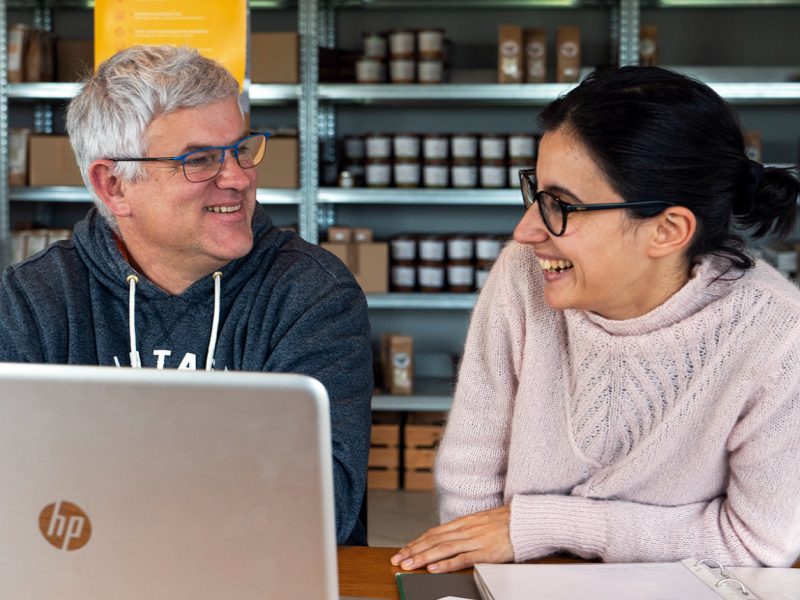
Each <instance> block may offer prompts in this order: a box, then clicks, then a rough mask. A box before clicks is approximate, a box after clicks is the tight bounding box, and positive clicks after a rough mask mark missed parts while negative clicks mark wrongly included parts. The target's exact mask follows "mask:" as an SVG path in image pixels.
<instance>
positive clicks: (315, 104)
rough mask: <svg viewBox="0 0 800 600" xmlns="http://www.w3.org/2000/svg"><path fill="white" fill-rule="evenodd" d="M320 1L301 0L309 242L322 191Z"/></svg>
mask: <svg viewBox="0 0 800 600" xmlns="http://www.w3.org/2000/svg"><path fill="white" fill-rule="evenodd" d="M318 8H319V7H318V5H317V0H300V1H299V7H298V11H299V14H298V20H299V29H300V82H301V90H302V93H301V95H300V98H299V100H298V105H299V119H298V120H299V126H300V189H301V194H300V206H299V212H300V215H299V221H300V222H299V228H300V235H301V236H302V237H303V239H305V240H306V241H308V242H311V243H312V244H316V243H317V242H318V241H319V232H318V230H317V194H318V191H319V147H318V144H317V140H318V135H317V133H318V132H317V118H318V117H317V115H318V109H319V97H318V94H317V81H318V78H319V31H318V29H317V27H318V19H317V16H318Z"/></svg>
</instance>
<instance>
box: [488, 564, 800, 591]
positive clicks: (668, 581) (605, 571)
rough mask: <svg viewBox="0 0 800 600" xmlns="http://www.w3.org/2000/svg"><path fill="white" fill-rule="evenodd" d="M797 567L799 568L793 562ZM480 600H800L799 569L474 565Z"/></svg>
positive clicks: (711, 565)
mask: <svg viewBox="0 0 800 600" xmlns="http://www.w3.org/2000/svg"><path fill="white" fill-rule="evenodd" d="M798 567H800V563H798ZM473 575H474V577H475V583H476V586H477V588H478V591H479V593H480V595H481V598H482V600H528V599H529V598H530V597H531V596H530V590H532V589H536V590H537V597H541V598H548V600H573V599H574V598H584V597H585V598H594V599H595V600H617V599H619V598H625V600H654V599H656V598H665V597H669V598H692V599H693V600H715V599H716V600H719V599H720V598H722V599H723V600H769V599H773V598H780V599H781V600H800V568H796V569H782V568H769V567H726V566H723V565H722V563H720V562H719V561H716V560H714V559H709V558H707V559H701V560H697V559H694V558H687V559H685V560H682V561H679V562H668V563H604V564H519V565H491V564H479V565H475V570H474V573H473Z"/></svg>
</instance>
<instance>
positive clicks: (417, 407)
mask: <svg viewBox="0 0 800 600" xmlns="http://www.w3.org/2000/svg"><path fill="white" fill-rule="evenodd" d="M452 402H453V384H452V382H451V381H450V380H448V379H424V378H423V379H417V380H416V381H414V394H412V395H410V396H390V395H386V394H378V395H375V396H373V397H372V410H397V411H447V410H450V405H451V404H452Z"/></svg>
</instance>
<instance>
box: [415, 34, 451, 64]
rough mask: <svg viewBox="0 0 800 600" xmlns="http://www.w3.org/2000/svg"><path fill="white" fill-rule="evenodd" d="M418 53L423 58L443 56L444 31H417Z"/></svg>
mask: <svg viewBox="0 0 800 600" xmlns="http://www.w3.org/2000/svg"><path fill="white" fill-rule="evenodd" d="M417 52H418V53H419V55H420V57H421V58H428V57H431V56H441V55H442V53H443V52H444V29H436V28H430V29H427V28H426V29H420V30H419V31H417Z"/></svg>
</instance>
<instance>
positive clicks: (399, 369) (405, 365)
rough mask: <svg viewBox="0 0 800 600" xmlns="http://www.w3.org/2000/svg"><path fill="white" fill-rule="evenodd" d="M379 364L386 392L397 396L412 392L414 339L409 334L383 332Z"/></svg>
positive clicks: (407, 394) (408, 394)
mask: <svg viewBox="0 0 800 600" xmlns="http://www.w3.org/2000/svg"><path fill="white" fill-rule="evenodd" d="M381 364H382V365H383V373H384V375H383V379H384V385H385V387H386V391H387V393H389V394H393V395H398V396H410V395H411V394H413V393H414V339H413V338H412V337H411V336H410V335H401V334H398V333H384V334H383V335H382V336H381Z"/></svg>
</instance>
